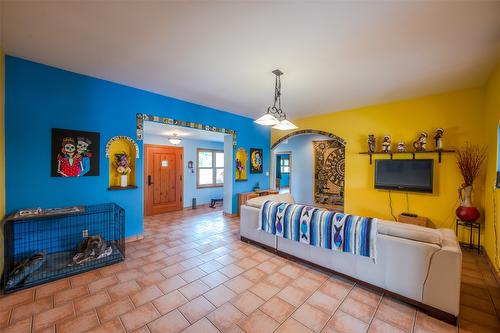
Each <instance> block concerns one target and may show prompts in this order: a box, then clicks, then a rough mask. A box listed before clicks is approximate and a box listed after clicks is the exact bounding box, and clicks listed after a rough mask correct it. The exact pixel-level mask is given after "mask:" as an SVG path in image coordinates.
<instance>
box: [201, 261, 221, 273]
mask: <svg viewBox="0 0 500 333" xmlns="http://www.w3.org/2000/svg"><path fill="white" fill-rule="evenodd" d="M198 267H199V268H200V269H202V270H203V271H204V272H205V273H207V274H210V273H213V272H215V271H216V270H218V269H221V268H222V267H224V265H222V264H221V263H220V262H218V261H216V260H211V261H209V262H206V263H204V264H203V265H200V266H198Z"/></svg>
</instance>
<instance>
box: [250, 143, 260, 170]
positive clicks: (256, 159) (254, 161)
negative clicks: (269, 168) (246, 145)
mask: <svg viewBox="0 0 500 333" xmlns="http://www.w3.org/2000/svg"><path fill="white" fill-rule="evenodd" d="M250 173H262V149H260V148H250Z"/></svg>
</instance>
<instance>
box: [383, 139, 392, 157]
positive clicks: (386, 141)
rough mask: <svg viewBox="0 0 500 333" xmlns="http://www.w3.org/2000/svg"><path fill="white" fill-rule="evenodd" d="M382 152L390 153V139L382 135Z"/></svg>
mask: <svg viewBox="0 0 500 333" xmlns="http://www.w3.org/2000/svg"><path fill="white" fill-rule="evenodd" d="M382 152H384V153H390V152H391V137H390V136H389V135H384V140H383V141H382Z"/></svg>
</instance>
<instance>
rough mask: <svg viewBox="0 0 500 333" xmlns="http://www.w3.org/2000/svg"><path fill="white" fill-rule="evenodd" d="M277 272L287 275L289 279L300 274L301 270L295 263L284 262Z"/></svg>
mask: <svg viewBox="0 0 500 333" xmlns="http://www.w3.org/2000/svg"><path fill="white" fill-rule="evenodd" d="M278 272H280V273H281V274H283V275H286V276H288V277H289V278H291V279H296V278H298V277H299V276H300V273H301V272H302V269H300V268H299V267H297V266H295V265H291V264H286V265H285V266H283V267H281V268H280V269H279V270H278Z"/></svg>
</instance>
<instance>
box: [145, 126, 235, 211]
mask: <svg viewBox="0 0 500 333" xmlns="http://www.w3.org/2000/svg"><path fill="white" fill-rule="evenodd" d="M144 143H145V144H155V145H162V146H174V147H184V207H191V201H192V199H193V198H196V204H197V205H203V204H207V203H210V199H222V198H224V188H223V187H212V188H199V189H198V188H196V149H198V148H209V149H220V150H224V143H223V142H213V141H202V140H189V139H182V142H181V143H180V144H179V145H172V144H171V143H170V142H168V138H167V137H165V136H159V135H150V134H145V135H144ZM224 159H226V156H224ZM189 161H193V165H194V168H193V171H194V173H192V172H191V170H190V169H188V162H189ZM225 180H226V178H224V181H225Z"/></svg>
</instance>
